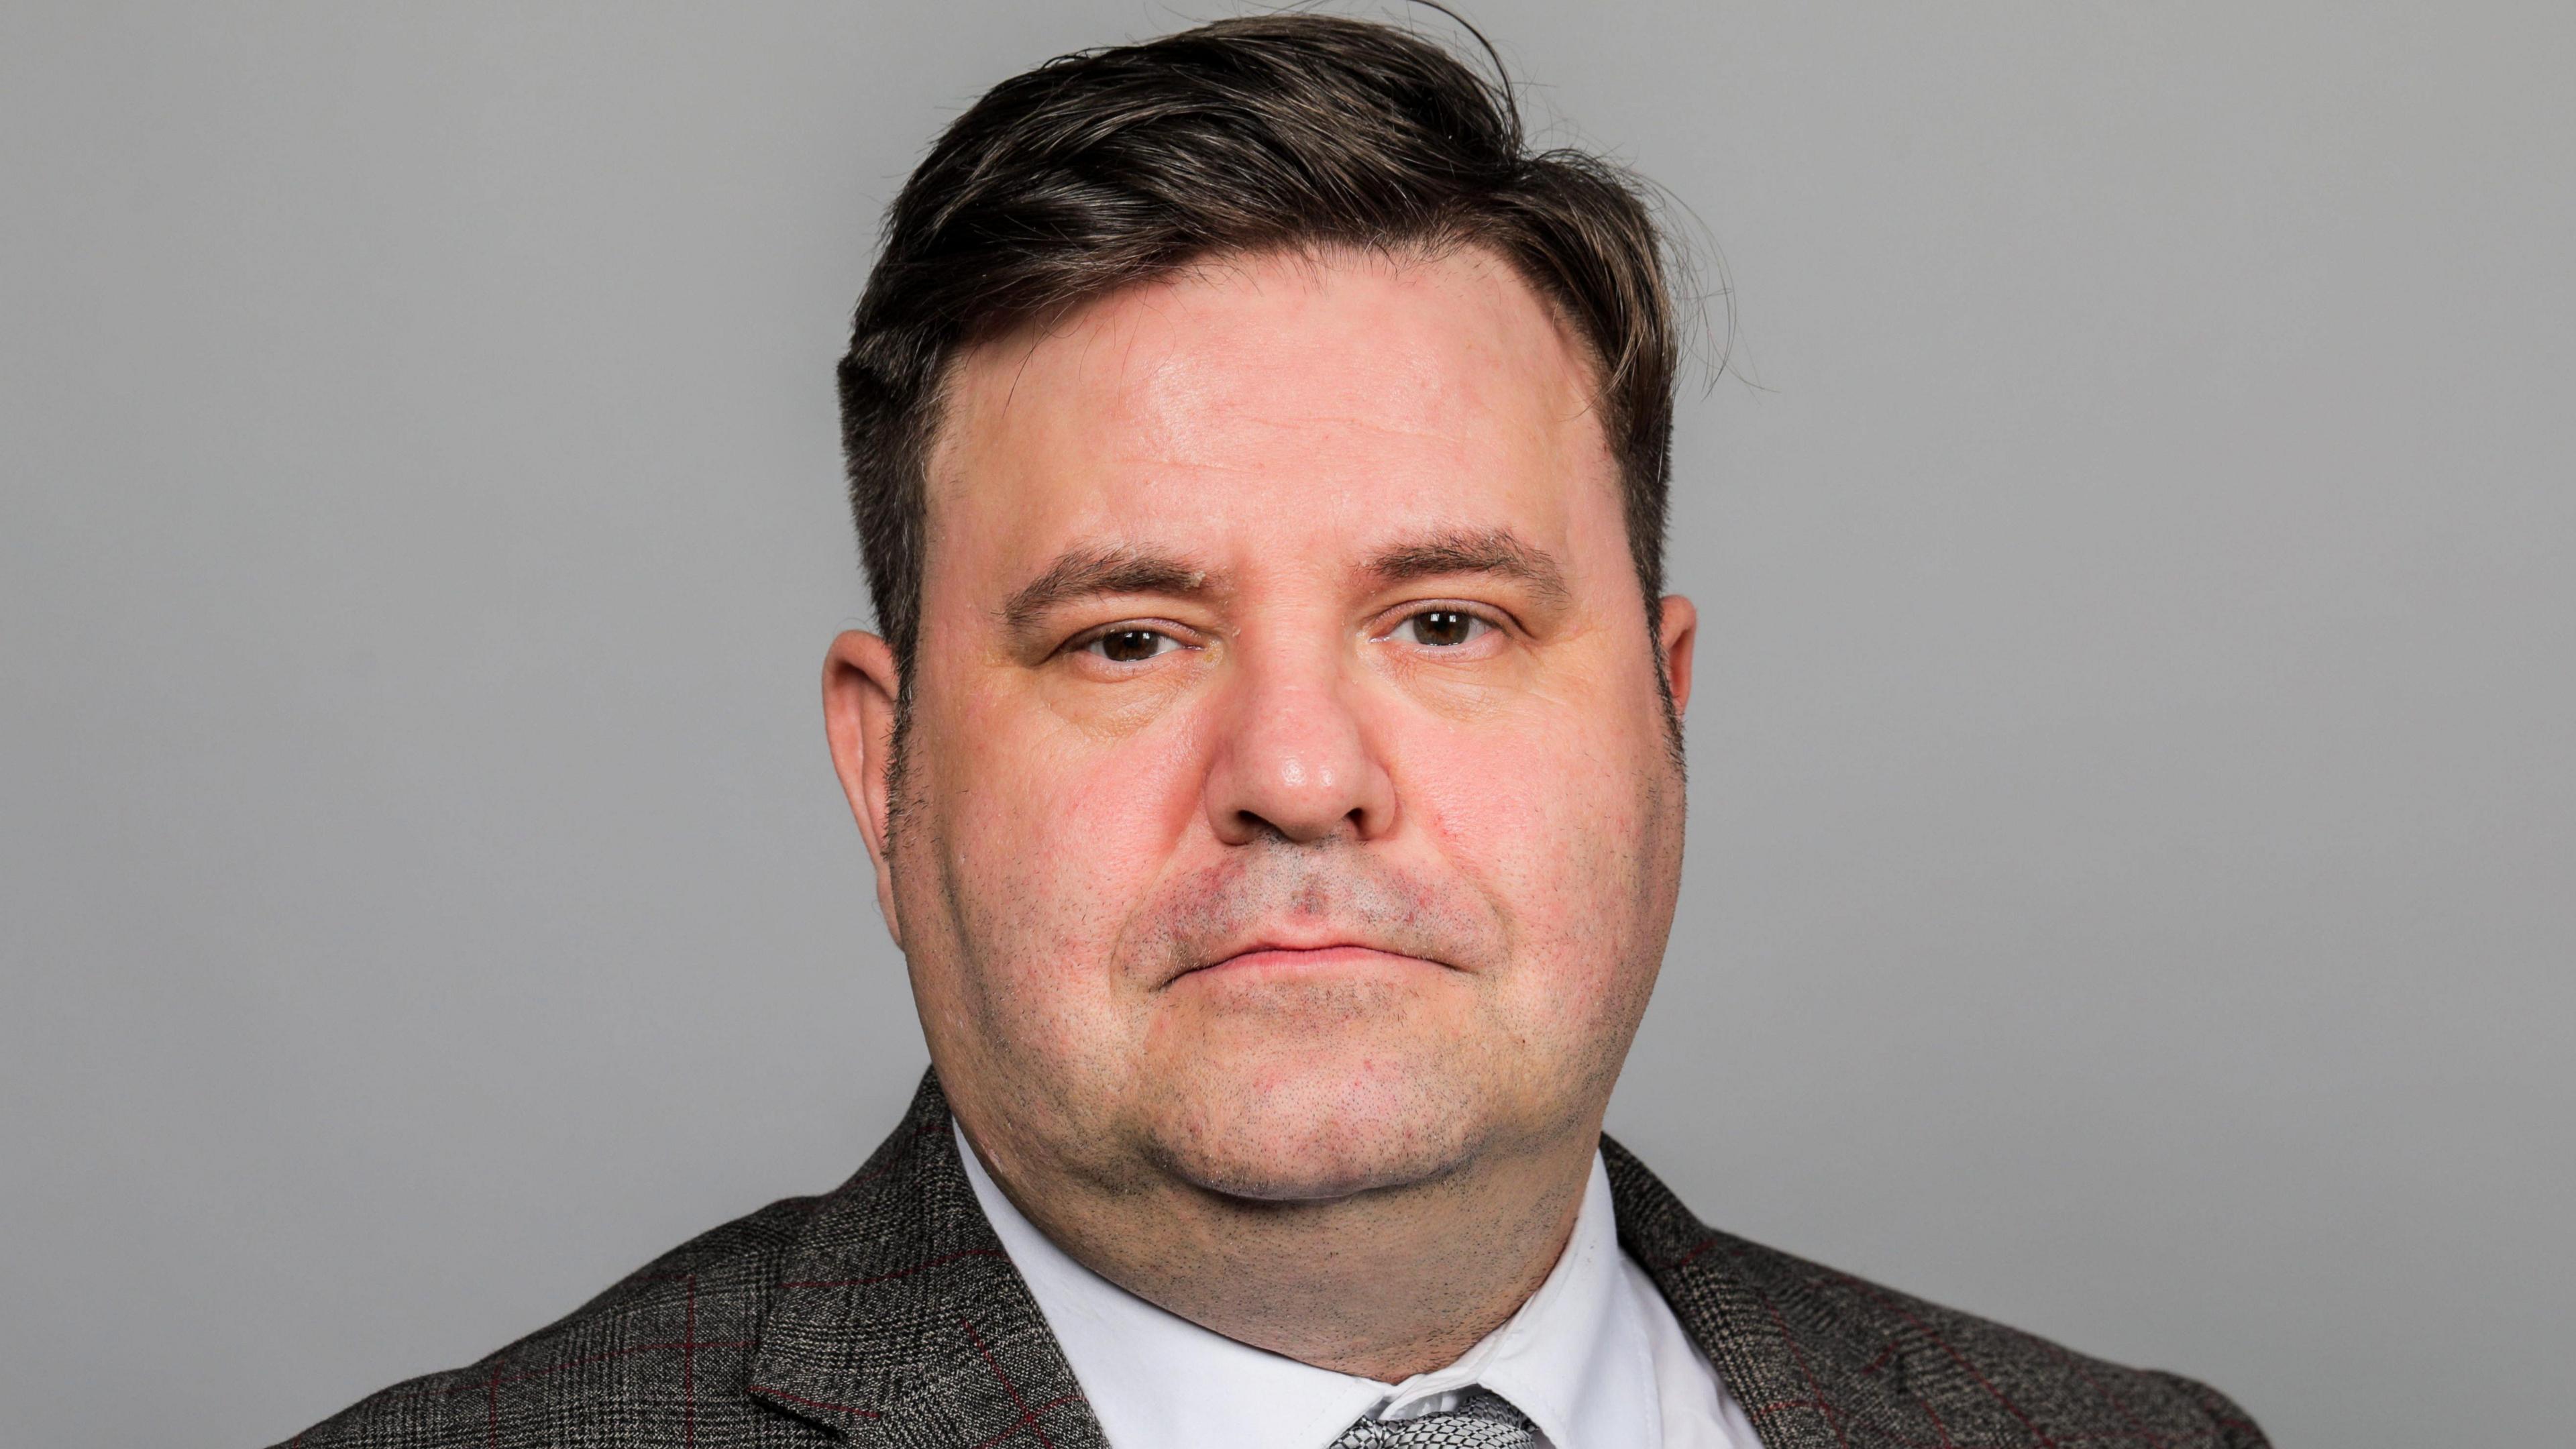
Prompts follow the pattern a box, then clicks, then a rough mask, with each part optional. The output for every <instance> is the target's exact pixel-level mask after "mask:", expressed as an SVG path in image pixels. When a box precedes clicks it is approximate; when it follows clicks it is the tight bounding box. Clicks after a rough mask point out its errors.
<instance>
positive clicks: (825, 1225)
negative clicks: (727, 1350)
mask: <svg viewBox="0 0 2576 1449" xmlns="http://www.w3.org/2000/svg"><path fill="white" fill-rule="evenodd" d="M787 1264H788V1266H787V1268H786V1270H785V1272H784V1273H783V1274H782V1275H781V1277H780V1279H779V1282H778V1284H777V1287H776V1289H775V1290H774V1291H773V1293H772V1294H771V1298H770V1304H769V1307H768V1310H767V1312H766V1314H765V1315H764V1317H763V1320H762V1324H761V1330H760V1346H759V1349H758V1351H757V1352H756V1353H755V1355H754V1356H753V1360H752V1371H751V1382H750V1384H749V1386H748V1387H749V1390H750V1392H751V1393H752V1394H754V1395H755V1396H757V1397H759V1398H762V1399H765V1400H767V1401H768V1402H770V1403H772V1404H774V1405H776V1406H778V1407H779V1408H782V1409H785V1410H788V1411H789V1412H791V1413H794V1414H797V1415H799V1416H801V1417H803V1418H806V1419H809V1420H812V1421H813V1422H815V1423H817V1424H821V1425H824V1426H826V1427H828V1428H830V1429H833V1430H835V1431H838V1432H839V1433H840V1434H842V1435H843V1436H844V1437H845V1438H847V1439H848V1440H849V1441H850V1442H851V1443H853V1444H857V1445H860V1446H864V1449H896V1446H906V1449H910V1446H929V1445H943V1446H946V1445H955V1446H966V1445H979V1444H992V1443H999V1442H1002V1441H1003V1440H1005V1439H1007V1438H1009V1437H1010V1436H1012V1435H1014V1434H1017V1433H1020V1432H1022V1431H1025V1430H1028V1429H1032V1428H1034V1429H1036V1430H1037V1431H1038V1432H1037V1435H1036V1436H1035V1439H1033V1440H1032V1441H1031V1442H1049V1443H1053V1444H1056V1445H1059V1446H1062V1449H1106V1445H1105V1444H1104V1442H1103V1441H1102V1439H1101V1437H1100V1430H1099V1426H1098V1425H1097V1424H1096V1423H1094V1422H1093V1420H1092V1417H1091V1411H1090V1409H1089V1407H1088V1406H1086V1405H1085V1404H1084V1403H1083V1401H1082V1390H1081V1387H1080V1386H1079V1385H1077V1384H1076V1383H1075V1382H1074V1378H1073V1370H1072V1369H1071V1368H1070V1367H1068V1366H1067V1365H1066V1363H1065V1361H1064V1354H1063V1352H1062V1351H1061V1350H1059V1349H1058V1348H1057V1347H1056V1342H1055V1337H1054V1335H1053V1334H1051V1333H1050V1332H1048V1330H1047V1326H1046V1320H1045V1319H1044V1318H1043V1317H1042V1316H1041V1315H1040V1314H1039V1312H1038V1306H1037V1302H1036V1300H1034V1299H1033V1298H1031V1297H1030V1296H1029V1290H1028V1286H1027V1285H1026V1284H1025V1283H1023V1282H1022V1281H1021V1280H1020V1275H1019V1273H1018V1271H1017V1270H1016V1269H1014V1268H1013V1267H1012V1266H1011V1263H1010V1259H1009V1258H1008V1257H1006V1256H1004V1254H1003V1252H1002V1244H1001V1240H1000V1239H999V1238H996V1237H995V1236H994V1235H993V1229H992V1225H991V1224H990V1223H988V1222H986V1221H985V1218H984V1214H983V1210H982V1209H981V1208H979V1207H977V1206H976V1203H975V1193H974V1189H973V1188H972V1187H971V1186H969V1185H968V1183H967V1181H966V1174H965V1171H964V1169H963V1168H962V1167H961V1166H960V1165H959V1163H958V1160H957V1147H956V1144H955V1142H954V1141H953V1140H952V1139H951V1136H950V1134H949V1131H948V1099H947V1098H946V1097H945V1096H944V1095H942V1094H941V1092H940V1090H939V1080H938V1078H937V1077H936V1076H935V1075H925V1076H924V1077H923V1078H922V1082H921V1090H920V1091H919V1092H918V1093H916V1094H915V1095H914V1097H913V1100H912V1107H911V1109H910V1110H909V1111H908V1112H906V1113H905V1115H904V1121H903V1124H902V1125H901V1126H900V1127H897V1128H896V1129H895V1132H894V1135H893V1136H891V1137H889V1138H887V1139H886V1141H885V1144H884V1145H883V1146H881V1147H879V1148H878V1149H877V1151H876V1155H875V1156H873V1157H871V1158H869V1159H868V1162H867V1165H866V1166H864V1167H862V1168H861V1169H859V1172H858V1175H857V1176H855V1177H852V1178H851V1179H850V1180H849V1181H848V1182H846V1183H844V1184H842V1185H841V1187H840V1188H839V1189H837V1190H835V1191H834V1192H832V1193H831V1194H830V1195H828V1196H826V1197H824V1198H823V1199H821V1201H820V1202H819V1203H817V1205H816V1207H815V1211H814V1214H813V1216H812V1217H810V1218H809V1219H807V1221H806V1225H805V1228H804V1230H803V1232H802V1233H800V1234H799V1236H798V1239H797V1243H796V1246H795V1248H794V1250H793V1251H792V1252H791V1253H790V1255H789V1257H788V1260H787Z"/></svg>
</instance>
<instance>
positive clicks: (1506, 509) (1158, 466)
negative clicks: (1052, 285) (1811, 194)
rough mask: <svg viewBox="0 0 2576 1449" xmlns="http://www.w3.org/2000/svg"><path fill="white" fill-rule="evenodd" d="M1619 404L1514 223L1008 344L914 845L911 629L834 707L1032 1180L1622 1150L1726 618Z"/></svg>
mask: <svg viewBox="0 0 2576 1449" xmlns="http://www.w3.org/2000/svg"><path fill="white" fill-rule="evenodd" d="M1595 401H1596V383H1595V379H1594V375H1593V369H1592V368H1591V366H1590V364H1589V363H1588V361H1587V360H1586V358H1585V356H1584V355H1583V354H1582V353H1581V352H1580V351H1579V350H1578V348H1577V346H1576V345H1575V344H1574V343H1573V342H1572V341H1571V340H1570V338H1569V337H1568V335H1567V334H1566V332H1565V331H1564V329H1563V328H1562V327H1561V326H1560V325H1559V324H1558V322H1557V321H1556V320H1555V319H1554V317H1553V315H1552V314H1551V312H1550V310H1549V309H1548V308H1547V307H1546V306H1545V305H1544V304H1542V303H1541V301H1540V300H1539V299H1538V297H1537V296H1536V295H1535V294H1534V293H1533V292H1532V291H1531V289H1530V288H1529V287H1528V286H1527V285H1526V284H1525V283H1523V282H1522V281H1521V280H1520V279H1519V278H1518V276H1517V275H1516V274H1515V273H1514V272H1513V271H1512V270H1511V269H1510V268H1509V267H1508V266H1506V265H1505V264H1503V263H1502V262H1500V261H1499V260H1497V259H1495V258H1494V257H1493V256H1491V255H1490V254H1488V253H1485V252H1482V251H1478V250H1467V251H1463V252H1458V253H1453V254H1451V255H1449V256H1446V257H1444V258H1440V259H1437V260H1416V261H1409V262H1405V263H1402V264H1398V263H1396V262H1392V261H1389V260H1386V259H1383V258H1374V257H1364V256H1356V255H1345V254H1328V255H1327V256H1326V257H1324V258H1322V259H1320V260H1319V259H1316V258H1312V257H1255V258H1242V259H1234V260H1229V261H1223V262H1218V263H1214V264H1211V265H1209V266H1207V267H1204V268H1201V269H1198V270H1196V271H1194V272H1192V273H1189V274H1185V275H1183V276H1181V277H1178V278H1175V279H1172V280H1169V281H1166V282H1160V283H1155V284H1152V285H1147V286H1141V287H1137V288H1133V289H1130V290H1127V291H1123V292H1120V293H1117V294H1114V295H1112V296H1110V297H1108V298H1106V299H1105V300H1102V301H1100V302H1097V303H1095V304H1093V305H1091V306H1089V307H1087V308H1085V309H1083V310H1081V311H1079V312H1077V313H1075V314H1074V315H1072V316H1071V317H1069V318H1065V319H1060V320H1059V321H1057V322H1056V323H1054V324H1053V325H1051V326H1049V327H1047V328H1045V329H1036V330H1030V331H1027V332H1023V333H1021V334H1018V335H1015V336H1011V337H1007V338H1003V339H1000V340H997V341H994V342H991V343H987V344H985V345H982V346H980V347H978V348H975V349H973V350H971V351H970V352H968V353H967V354H966V355H965V356H964V357H963V358H962V359H961V360H960V362H959V366H958V370H957V372H956V374H955V378H954V385H953V389H952V391H951V394H950V399H949V404H948V409H947V412H946V416H945V419H944V421H943V424H942V427H941V431H940V433H939V437H938V441H937V444H936V445H935V447H934V448H933V450H932V456H931V462H930V471H929V477H930V506H929V528H928V538H927V540H926V544H925V562H924V580H923V586H922V598H921V616H920V617H921V629H920V637H919V649H918V654H917V658H916V664H915V677H914V679H913V680H912V689H913V704H912V710H913V713H912V720H911V724H910V728H909V731H908V738H907V739H906V741H905V744H904V748H905V759H904V764H903V772H902V783H901V798H900V799H899V800H896V801H894V802H893V804H894V809H893V812H892V814H893V819H892V823H891V832H890V844H888V831H887V825H888V821H887V814H888V811H887V810H886V808H885V795H884V790H885V781H884V764H885V753H886V747H887V743H888V741H887V738H886V736H887V731H888V728H889V724H888V721H889V719H890V715H889V712H888V709H887V699H886V691H885V689H884V688H883V685H884V682H885V679H886V677H887V676H888V674H889V672H890V666H889V665H888V664H887V663H886V661H885V657H884V652H883V647H882V645H880V644H878V643H877V642H876V641H874V640H872V639H868V638H866V637H865V636H853V637H851V638H845V640H844V641H843V644H842V645H840V646H836V660H842V659H844V658H845V657H846V659H847V660H848V661H852V667H850V668H846V669H838V670H837V671H836V674H835V676H834V677H835V678H836V679H838V680H841V681H842V683H841V684H836V685H835V689H834V705H835V708H834V714H835V727H834V737H835V747H836V753H837V754H839V755H840V757H841V763H842V766H843V774H844V778H845V780H847V781H849V782H851V783H852V784H853V793H854V798H856V799H859V800H860V801H861V802H862V804H861V815H862V824H863V826H866V827H867V829H868V832H869V835H870V838H871V844H872V845H874V846H878V847H880V849H879V866H880V899H881V900H882V901H884V902H886V904H887V905H888V908H889V918H890V922H891V924H892V925H893V927H894V929H895V931H896V935H897V938H898V940H899V941H900V942H901V943H902V945H903V948H904V951H905V954H906V956H907V958H908V959H909V962H910V969H911V974H912V981H913V988H914V992H915V995H916V998H917V1000H918V1003H919V1006H920V1009H921V1015H922V1021H923V1025H924V1028H925V1030H926V1032H927V1035H928V1038H929V1043H930V1047H931V1053H932V1058H933V1060H934V1061H935V1062H936V1063H937V1064H938V1066H939V1069H940V1078H941V1081H942V1082H943V1084H945V1085H946V1087H947V1088H948V1091H949V1096H950V1098H951V1100H952V1102H954V1103H955V1104H956V1107H957V1110H958V1112H959V1113H960V1115H961V1116H962V1117H963V1118H964V1120H965V1122H966V1124H967V1127H968V1129H969V1131H970V1133H972V1134H973V1135H974V1137H975V1139H976V1141H977V1143H978V1145H979V1146H981V1147H982V1148H983V1149H984V1150H985V1151H986V1152H987V1154H988V1155H989V1156H992V1157H994V1158H996V1166H997V1168H999V1169H1002V1170H1003V1171H1004V1176H1005V1179H1006V1180H1009V1179H1010V1178H1012V1177H1019V1176H1023V1175H1024V1174H1038V1175H1056V1174H1067V1173H1069V1174H1072V1175H1075V1176H1077V1177H1080V1178H1082V1179H1084V1180H1087V1181H1089V1182H1091V1183H1093V1184H1094V1185H1096V1186H1099V1187H1102V1188H1106V1189H1108V1190H1111V1191H1130V1190H1139V1189H1150V1188H1152V1187H1155V1186H1158V1185H1161V1186H1168V1185H1170V1183H1171V1180H1172V1179H1174V1178H1178V1179H1180V1180H1181V1181H1184V1182H1186V1183H1189V1184H1193V1185H1195V1186H1196V1187H1199V1188H1203V1189H1209V1190H1214V1191H1217V1192H1222V1193H1226V1194H1231V1195H1235V1196H1242V1197H1252V1198H1261V1199H1275V1200H1316V1199H1325V1198H1335V1197H1340V1196H1343V1195H1347V1194H1350V1193H1353V1192H1358V1191H1363V1190H1367V1189H1371V1188H1377V1187H1385V1186H1391V1185H1396V1184H1404V1183H1414V1182H1423V1181H1427V1180H1430V1179H1434V1178H1438V1177H1441V1176H1443V1175H1444V1174H1447V1173H1449V1172H1452V1171H1454V1170H1456V1169H1458V1168H1460V1167H1463V1166H1466V1165H1468V1164H1470V1163H1472V1162H1473V1161H1475V1160H1476V1159H1478V1158H1479V1157H1480V1156H1482V1155H1486V1154H1513V1153H1530V1152H1538V1151H1542V1150H1544V1149H1546V1148H1548V1147H1550V1146H1553V1145H1561V1144H1563V1143H1564V1142H1566V1141H1567V1140H1569V1138H1574V1137H1579V1138H1583V1139H1584V1140H1585V1141H1587V1142H1588V1134H1589V1133H1591V1132H1593V1131H1596V1130H1597V1128H1598V1124H1599V1118H1600V1113H1601V1111H1602V1108H1603V1106H1604V1104H1605V1103H1606V1102H1607V1100H1608V1096H1609V1092H1610V1086H1611V1083H1612V1080H1613V1078H1614V1077H1615V1075H1616V1073H1617V1070H1618V1066H1619V1063H1620V1060H1621V1059H1622V1057H1623V1056H1624V1055H1625V1053H1626V1051H1627V1046H1628V1042H1629V1039H1630V1037H1631V1035H1632V1034H1633V1033H1634V1031H1635V1028H1636V1024H1637V1019H1638V1017H1639V1014H1640V1013H1641V1012H1642V1011H1643V1009H1644V1006H1645V1002H1646V997H1647V994H1648V991H1649V989H1650V987H1651V986H1652V984H1653V980H1654V976H1655V971H1656V968H1657V965H1658V963H1659V961H1660V959H1661V956H1662V952H1663V947H1664V941H1665V935H1666V933H1667V931H1668V930H1669V928H1670V924H1671V918H1672V907H1673V896H1674V891H1675V885H1676V878H1677V871H1678V866H1679V862H1680V856H1681V839H1682V790H1681V781H1680V777H1679V773H1678V770H1677V768H1676V766H1675V763H1674V762H1673V760H1672V759H1671V758H1670V755H1669V753H1668V750H1667V739H1666V733H1665V731H1666V720H1665V715H1664V706H1663V702H1662V698H1661V695H1660V693H1659V690H1658V682H1657V675H1656V670H1657V660H1658V651H1659V650H1660V651H1662V657H1663V658H1664V659H1665V660H1666V662H1667V664H1668V666H1669V667H1670V669H1671V672H1672V675H1673V680H1672V683H1673V689H1674V692H1675V695H1676V696H1677V697H1686V695H1687V690H1688V683H1689V635H1690V624H1691V618H1690V611H1689V605H1688V604H1687V603H1685V602H1683V601H1681V600H1678V599H1674V600H1668V601H1665V603H1664V604H1663V606H1662V608H1661V611H1660V617H1656V618H1650V617H1649V613H1648V610H1647V607H1646V605H1645V603H1644V601H1643V600H1642V599H1641V598H1640V596H1639V593H1638V589H1637V584H1636V577H1637V576H1636V573H1635V569H1634V565H1633V563H1632V561H1631V557H1630V553H1629V547H1628V539H1627V536H1626V533H1625V530H1624V526H1623V523H1622V512H1621V504H1620V492H1619V487H1618V482H1617V473H1616V469H1615V464H1614V462H1613V460H1612V458H1611V455H1610V453H1609V451H1608V447H1607V444H1606V442H1605V438H1604V434H1603V430H1602V428H1601V426H1600V422H1599V419H1598V416H1597V413H1596V408H1595ZM871 677H872V678H873V679H874V682H875V686H876V687H875V688H874V689H873V691H871V690H870V687H869V685H870V678H871ZM844 685H846V686H847V687H846V688H844ZM854 691H855V692H854ZM861 696H865V699H864V701H863V702H864V705H865V707H864V708H862V705H861V703H854V702H851V701H854V700H859V699H860V697H861ZM862 716H864V723H863V722H862ZM870 800H874V801H875V802H876V803H874V804H873V805H871V804H869V803H867V802H868V801H870Z"/></svg>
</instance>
